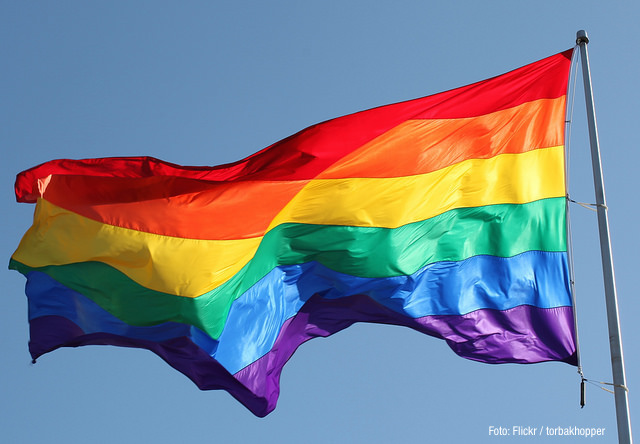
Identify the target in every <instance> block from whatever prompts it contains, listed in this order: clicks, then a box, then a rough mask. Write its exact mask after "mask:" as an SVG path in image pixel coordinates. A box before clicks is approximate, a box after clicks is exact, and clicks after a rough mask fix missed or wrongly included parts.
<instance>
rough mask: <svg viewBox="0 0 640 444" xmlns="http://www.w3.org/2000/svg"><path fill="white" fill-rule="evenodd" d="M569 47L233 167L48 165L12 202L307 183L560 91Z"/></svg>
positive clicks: (151, 162)
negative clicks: (52, 189) (438, 125)
mask: <svg viewBox="0 0 640 444" xmlns="http://www.w3.org/2000/svg"><path fill="white" fill-rule="evenodd" d="M571 53H572V50H568V51H565V52H563V53H560V54H556V55H554V56H551V57H548V58H546V59H543V60H540V61H538V62H535V63H532V64H530V65H527V66H524V67H522V68H518V69H516V70H514V71H511V72H509V73H507V74H504V75H502V76H498V77H494V78H492V79H489V80H484V81H481V82H478V83H474V84H472V85H468V86H463V87H461V88H457V89H454V90H451V91H446V92H443V93H440V94H436V95H433V96H428V97H424V98H421V99H415V100H411V101H407V102H401V103H396V104H392V105H387V106H383V107H379V108H374V109H371V110H367V111H362V112H359V113H356V114H351V115H348V116H344V117H340V118H336V119H333V120H329V121H327V122H324V123H321V124H317V125H314V126H311V127H309V128H307V129H304V130H302V131H300V132H299V133H297V134H295V135H293V136H290V137H288V138H286V139H284V140H282V141H279V142H277V143H275V144H273V145H271V146H270V147H268V148H265V149H264V150H262V151H260V152H258V153H256V154H254V155H252V156H249V157H247V158H246V159H244V160H240V161H238V162H235V163H232V164H227V165H221V166H217V167H182V166H179V165H175V164H172V163H168V162H164V161H161V160H158V159H154V158H151V157H129V158H124V157H118V158H104V159H89V160H68V159H63V160H54V161H51V162H47V163H45V164H42V165H39V166H37V167H34V168H31V169H29V170H27V171H24V172H22V173H20V174H19V175H18V177H17V179H16V186H15V192H16V198H17V200H18V201H20V202H35V201H36V199H37V197H39V196H40V193H39V190H38V179H43V178H46V177H47V176H49V175H52V174H63V175H66V174H71V175H88V176H107V177H151V176H178V177H189V178H192V179H200V180H207V181H246V180H309V179H312V178H314V177H316V176H317V175H318V174H319V173H321V172H322V171H324V170H325V169H326V168H327V167H329V166H330V165H332V164H334V163H335V162H336V161H337V160H339V159H341V158H342V157H344V156H345V155H348V154H349V153H351V152H352V151H354V150H356V149H358V148H359V147H360V146H362V145H363V144H365V143H367V142H368V141H370V140H372V139H374V138H375V137H378V136H379V135H380V134H383V133H384V132H386V131H388V130H390V129H391V128H393V127H395V126H396V125H398V124H400V123H402V122H404V121H406V120H408V119H417V118H422V119H426V118H460V117H474V116H479V115H483V114H486V113H489V112H494V111H498V110H501V109H506V108H509V107H513V106H517V105H520V104H522V103H524V102H527V101H531V100H537V99H542V98H557V97H559V96H561V95H564V94H565V91H566V85H567V77H568V76H567V73H568V71H569V64H570V58H571Z"/></svg>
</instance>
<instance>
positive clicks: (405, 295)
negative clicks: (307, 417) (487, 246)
mask: <svg viewBox="0 0 640 444" xmlns="http://www.w3.org/2000/svg"><path fill="white" fill-rule="evenodd" d="M27 279H28V280H27V296H28V297H29V316H30V319H33V318H37V317H41V316H47V315H57V316H64V317H66V318H67V319H69V320H71V321H73V322H74V323H75V324H77V325H78V326H79V327H80V328H82V329H83V330H84V331H85V332H86V333H95V332H105V333H112V334H116V335H120V336H127V337H134V338H140V339H148V340H153V341H164V340H167V339H172V338H176V337H188V338H190V339H191V340H192V341H193V342H194V343H196V344H197V345H198V346H199V347H200V348H202V349H203V350H205V351H206V352H207V353H208V354H209V355H211V356H213V357H214V358H215V359H216V360H217V361H218V362H220V364H222V365H223V366H224V367H225V368H226V369H227V370H228V371H229V372H230V373H232V374H233V373H236V372H238V371H239V370H241V369H242V368H244V367H246V366H247V365H249V364H250V363H252V362H254V361H255V360H257V359H258V358H260V357H261V356H263V355H264V354H266V353H267V352H269V350H271V347H272V346H273V344H274V343H275V340H276V338H277V336H278V334H279V333H280V329H281V327H282V325H283V324H284V322H285V321H286V320H287V319H289V318H290V317H292V316H294V315H295V314H296V313H297V312H298V311H299V310H300V308H301V307H302V306H303V305H304V303H305V302H306V301H307V300H308V299H309V298H311V296H313V295H314V294H318V295H321V296H322V297H324V298H325V299H337V298H341V297H345V296H352V295H357V294H364V295H368V296H369V297H371V298H372V299H373V300H374V301H376V302H378V303H380V304H381V305H383V306H385V307H387V308H389V309H391V310H394V311H396V312H398V313H400V314H403V315H405V316H407V317H410V318H420V317H423V316H429V315H461V314H467V313H470V312H473V311H476V310H479V309H484V308H488V309H496V310H507V309H510V308H514V307H517V306H520V305H531V306H535V307H540V308H552V307H560V306H570V305H571V298H570V292H569V281H568V269H567V260H566V254H565V253H553V252H552V253H549V252H539V251H530V252H526V253H523V254H520V255H518V256H514V257H511V258H498V257H494V256H476V257H473V258H470V259H467V260H464V261H461V262H439V263H436V264H430V265H428V266H426V267H424V268H423V269H421V270H420V271H418V272H417V273H415V274H413V275H411V276H400V277H391V278H358V277H353V276H349V275H345V274H342V273H338V272H336V271H333V270H330V269H328V268H326V267H325V266H323V265H320V264H318V263H316V262H310V263H306V264H301V265H287V266H281V267H277V268H275V269H274V270H272V271H271V272H270V273H269V274H267V275H266V276H265V277H264V278H263V279H261V280H260V281H259V282H258V283H257V284H255V285H254V286H253V287H251V288H250V289H249V290H248V291H247V292H245V294H243V295H242V296H241V297H240V298H238V299H236V300H235V301H234V302H233V304H232V306H231V308H230V311H229V317H228V321H227V324H226V325H225V327H224V330H223V331H222V335H221V336H220V338H219V340H218V341H215V340H213V339H211V338H210V337H209V336H208V335H206V334H205V333H203V332H202V331H201V330H199V329H197V328H195V327H191V326H188V325H185V324H179V323H175V322H167V323H163V324H160V325H156V326H150V327H135V326H130V325H128V324H125V323H124V322H122V321H120V320H119V319H117V318H116V317H114V316H113V315H111V314H109V313H108V312H106V311H105V310H104V309H102V308H101V307H100V306H98V305H97V304H95V303H94V302H93V301H91V300H89V299H88V298H86V297H84V296H83V295H81V294H79V293H77V292H75V291H73V290H70V289H68V288H67V287H64V286H63V285H62V284H60V283H58V282H56V281H55V280H53V279H51V278H50V277H49V276H48V275H46V274H44V273H41V272H37V271H33V272H30V273H29V274H28V275H27Z"/></svg>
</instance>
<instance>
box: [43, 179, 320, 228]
mask: <svg viewBox="0 0 640 444" xmlns="http://www.w3.org/2000/svg"><path fill="white" fill-rule="evenodd" d="M307 182H308V181H306V180H299V181H290V182H268V181H260V182H257V181H250V182H235V183H229V182H222V183H211V182H206V181H196V180H191V179H184V178H166V177H151V178H144V179H138V178H136V179H127V178H114V177H112V178H106V177H90V176H52V177H51V180H50V182H49V184H48V186H47V189H46V191H45V194H44V198H45V199H46V200H48V201H49V202H51V203H53V204H55V205H57V206H59V207H62V208H65V209H67V210H69V211H73V212H74V213H77V214H79V215H82V216H85V217H88V218H90V219H93V220H96V221H99V222H103V223H106V224H109V225H114V226H118V227H123V228H130V229H133V230H138V231H144V232H147V233H155V234H161V235H165V236H175V237H184V238H190V239H220V240H225V239H247V238H251V237H259V236H262V235H263V234H264V232H265V230H266V229H267V227H268V226H269V223H270V222H271V220H272V219H273V218H274V217H275V216H276V214H278V212H279V211H280V210H282V208H283V207H284V206H285V205H286V204H287V203H288V202H289V201H290V200H291V199H293V197H294V196H295V195H296V194H297V193H298V192H299V191H300V190H301V189H302V188H303V187H304V185H305V184H306V183H307ZM214 202H215V203H214Z"/></svg>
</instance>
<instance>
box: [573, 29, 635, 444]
mask: <svg viewBox="0 0 640 444" xmlns="http://www.w3.org/2000/svg"><path fill="white" fill-rule="evenodd" d="M576 43H577V44H578V45H579V46H580V55H581V58H582V78H583V80H584V93H585V99H586V102H587V121H588V124H589V140H590V144H591V162H592V165H593V182H594V185H595V193H596V209H597V214H598V232H599V234H600V252H601V255H602V274H603V277H604V296H605V301H606V307H607V322H608V324H609V346H610V350H611V369H612V373H613V384H614V394H615V404H616V417H617V422H618V442H619V443H620V444H631V443H632V442H633V441H632V440H633V438H632V436H631V421H630V418H629V400H628V398H627V383H626V378H625V372H624V357H623V353H622V340H621V337H620V317H619V314H618V296H617V293H616V283H615V276H614V273H613V257H612V255H611V240H610V236H609V217H608V215H607V205H606V202H605V195H604V180H603V177H602V166H601V163H600V143H599V142H598V128H597V125H596V112H595V107H594V103H593V90H592V88H591V72H590V70H589V54H588V52H587V43H589V38H588V37H587V33H586V31H583V30H580V31H578V33H577V36H576Z"/></svg>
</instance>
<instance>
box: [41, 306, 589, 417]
mask: <svg viewBox="0 0 640 444" xmlns="http://www.w3.org/2000/svg"><path fill="white" fill-rule="evenodd" d="M356 322H376V323H381V324H393V325H403V326H407V327H410V328H412V329H415V330H417V331H420V332H423V333H425V334H428V335H431V336H435V337H438V338H443V339H445V340H446V341H447V343H448V344H449V346H450V347H451V348H452V349H453V351H454V352H456V353H457V354H458V355H460V356H463V357H465V358H469V359H473V360H477V361H482V362H488V363H507V362H515V363H533V362H541V361H550V360H559V361H565V362H567V363H570V364H573V365H575V364H576V355H575V346H574V342H573V337H574V335H573V314H572V309H571V307H557V308H547V309H543V308H537V307H531V306H526V305H525V306H519V307H515V308H512V309H510V310H505V311H499V310H490V309H484V310H477V311H475V312H472V313H469V314H466V315H462V316H460V315H447V316H425V317H422V318H418V319H410V318H407V317H404V316H402V315H401V314H399V313H397V312H395V311H392V310H390V309H388V308H386V307H384V306H383V305H381V304H379V303H377V302H375V301H373V300H372V299H371V298H369V297H368V296H361V295H359V296H351V297H348V298H343V299H329V300H327V299H323V298H322V297H320V296H317V295H316V296H314V297H312V298H311V299H310V300H309V301H307V302H306V303H305V304H304V306H303V307H302V309H301V310H300V311H299V313H298V314H297V315H295V316H294V317H292V318H290V319H288V320H287V321H286V322H285V323H284V325H283V327H282V329H281V331H280V334H279V335H278V338H277V340H276V342H275V344H274V346H273V348H272V349H271V351H269V352H268V353H267V354H265V355H264V356H262V357H261V358H260V359H258V360H257V361H255V362H254V363H252V364H250V365H249V366H247V367H245V368H244V369H242V370H240V371H239V372H238V373H236V374H235V375H231V374H230V373H229V372H228V371H227V370H225V369H224V367H222V365H220V364H219V363H218V362H217V361H216V360H215V359H213V358H212V357H211V356H209V355H208V354H207V353H206V352H205V351H204V350H202V349H201V348H200V347H198V346H197V345H196V344H194V343H193V342H192V341H191V340H189V339H188V338H186V337H180V338H174V339H169V340H165V341H159V342H156V341H151V340H147V339H143V338H129V337H124V336H119V335H115V334H110V333H89V334H86V333H85V332H84V331H83V330H82V329H81V328H80V327H78V326H77V325H76V324H75V323H73V322H72V321H70V320H68V319H66V318H63V317H59V316H43V317H39V318H35V319H31V321H30V330H31V331H30V334H31V341H30V343H29V350H30V352H31V355H32V356H33V357H34V358H37V357H38V356H40V355H42V354H44V353H48V352H50V351H52V350H54V349H56V348H59V347H77V346H80V345H90V344H104V345H117V346H123V347H137V348H144V349H147V350H150V351H152V352H154V353H156V354H157V355H158V356H160V357H161V358H162V359H164V360H165V361H166V362H167V363H168V364H169V365H171V366H172V367H173V368H175V369H176V370H178V371H180V372H182V373H184V374H185V375H187V376H188V377H189V378H190V379H191V380H192V381H193V382H194V383H195V384H196V385H197V386H198V387H199V388H200V389H202V390H217V389H223V390H226V391H228V392H229V393H230V394H231V395H232V396H233V397H235V398H236V399H237V400H238V401H240V402H241V403H242V404H244V405H245V406H246V407H247V408H248V409H249V410H250V411H251V412H253V413H254V414H255V415H257V416H265V415H267V414H268V413H269V412H271V411H272V410H273V409H274V408H275V406H276V402H277V399H278V395H279V392H280V387H279V380H280V373H281V371H282V368H283V366H284V365H285V363H286V362H287V361H288V360H289V358H290V357H291V355H293V353H294V352H295V350H296V349H297V348H298V347H299V346H300V345H301V344H302V343H304V342H306V341H308V340H309V339H312V338H314V337H318V336H329V335H331V334H333V333H336V332H338V331H340V330H343V329H345V328H347V327H348V326H350V325H352V324H354V323H356Z"/></svg>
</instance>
